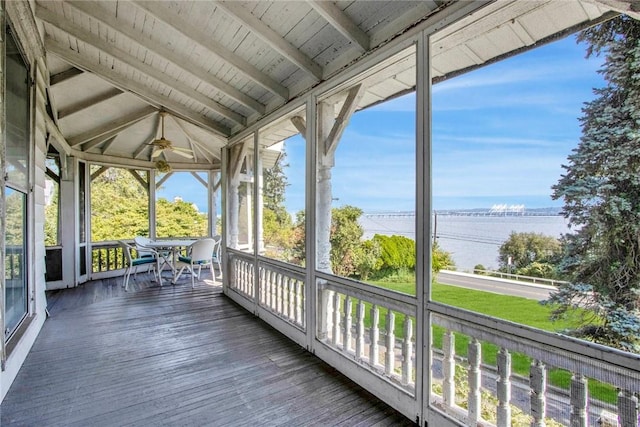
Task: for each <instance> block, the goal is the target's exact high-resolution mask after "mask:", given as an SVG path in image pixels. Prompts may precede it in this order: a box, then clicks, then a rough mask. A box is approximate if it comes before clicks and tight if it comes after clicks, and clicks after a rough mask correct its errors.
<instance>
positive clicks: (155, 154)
mask: <svg viewBox="0 0 640 427" xmlns="http://www.w3.org/2000/svg"><path fill="white" fill-rule="evenodd" d="M160 154H162V149H161V148H157V149H155V150H154V151H153V153H151V157H153V158H155V157H158V156H159V155H160Z"/></svg>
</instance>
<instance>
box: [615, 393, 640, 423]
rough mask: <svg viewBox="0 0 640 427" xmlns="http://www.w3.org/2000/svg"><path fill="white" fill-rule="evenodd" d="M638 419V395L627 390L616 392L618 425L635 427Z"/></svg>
mask: <svg viewBox="0 0 640 427" xmlns="http://www.w3.org/2000/svg"><path fill="white" fill-rule="evenodd" d="M639 420H640V418H639V414H638V397H637V396H634V395H633V394H632V393H630V392H629V391H627V390H623V391H621V392H620V393H618V422H619V426H620V427H636V426H637V425H638V424H637V423H638V421H639Z"/></svg>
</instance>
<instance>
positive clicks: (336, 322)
mask: <svg viewBox="0 0 640 427" xmlns="http://www.w3.org/2000/svg"><path fill="white" fill-rule="evenodd" d="M340 300H341V297H340V294H339V293H338V292H334V294H333V331H332V332H331V344H333V346H334V347H337V346H338V343H339V342H340Z"/></svg>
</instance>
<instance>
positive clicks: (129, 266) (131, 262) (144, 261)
mask: <svg viewBox="0 0 640 427" xmlns="http://www.w3.org/2000/svg"><path fill="white" fill-rule="evenodd" d="M118 245H119V246H120V247H121V248H122V253H123V254H124V257H125V258H124V259H125V264H126V266H125V271H124V282H123V283H122V286H123V287H124V290H125V291H128V290H129V277H131V272H132V271H133V270H134V268H135V267H138V266H140V265H148V266H149V268H153V270H154V272H153V273H154V277H155V278H156V280H157V281H158V283H160V286H162V277H161V276H160V259H159V257H158V254H157V253H156V252H155V251H154V250H153V249H148V251H149V252H152V253H153V254H155V255H153V254H152V255H153V256H145V257H136V258H134V257H133V256H132V255H131V252H132V251H133V250H134V249H136V248H135V247H134V246H131V245H130V244H128V243H127V242H123V241H122V240H119V241H118Z"/></svg>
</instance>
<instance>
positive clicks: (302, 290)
mask: <svg viewBox="0 0 640 427" xmlns="http://www.w3.org/2000/svg"><path fill="white" fill-rule="evenodd" d="M306 289H307V288H306V287H305V286H304V282H302V281H301V282H300V293H299V294H300V304H298V307H300V324H301V325H302V327H303V328H306V327H307V322H306V318H307V314H306V309H305V305H304V302H305V300H306V292H307V290H306Z"/></svg>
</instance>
